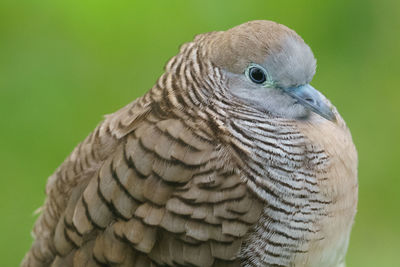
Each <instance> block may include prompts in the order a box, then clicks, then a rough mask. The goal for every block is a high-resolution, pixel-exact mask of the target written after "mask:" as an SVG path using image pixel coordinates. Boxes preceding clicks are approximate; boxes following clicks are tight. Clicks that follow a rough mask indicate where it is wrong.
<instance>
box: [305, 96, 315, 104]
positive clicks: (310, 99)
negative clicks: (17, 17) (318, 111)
mask: <svg viewBox="0 0 400 267" xmlns="http://www.w3.org/2000/svg"><path fill="white" fill-rule="evenodd" d="M304 100H305V101H307V102H308V103H310V104H315V100H314V99H313V98H311V97H307V98H306V99H304Z"/></svg>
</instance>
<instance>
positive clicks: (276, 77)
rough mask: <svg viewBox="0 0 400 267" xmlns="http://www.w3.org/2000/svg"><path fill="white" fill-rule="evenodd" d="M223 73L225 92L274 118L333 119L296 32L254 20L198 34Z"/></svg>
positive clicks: (310, 55) (309, 54) (306, 48)
mask: <svg viewBox="0 0 400 267" xmlns="http://www.w3.org/2000/svg"><path fill="white" fill-rule="evenodd" d="M196 40H197V41H198V42H200V41H204V40H206V43H207V45H206V48H207V49H206V50H207V55H208V56H209V57H210V60H211V62H212V64H213V65H214V66H216V67H217V68H218V69H219V70H220V72H221V73H222V76H221V77H223V79H224V83H223V85H224V87H225V94H230V95H231V97H234V98H236V99H239V100H240V101H241V102H243V103H245V104H247V105H251V106H252V107H254V108H256V109H258V110H261V111H266V112H268V113H270V114H272V115H276V116H279V117H284V118H290V119H304V118H308V117H309V115H310V114H311V112H314V113H316V114H319V115H320V116H322V117H324V118H325V119H328V120H331V121H334V120H335V115H334V113H333V112H332V110H331V105H330V103H329V101H328V100H327V99H326V98H325V97H324V96H323V95H322V94H321V93H320V92H318V91H317V90H316V89H314V88H313V87H312V86H311V85H310V82H311V80H312V78H313V76H314V74H315V68H316V60H315V58H314V55H313V53H312V51H311V49H310V47H309V46H308V45H307V44H306V43H305V42H304V41H303V39H302V38H301V37H300V36H299V35H297V34H296V32H294V31H293V30H291V29H289V28H287V27H286V26H283V25H281V24H278V23H275V22H271V21H251V22H247V23H244V24H241V25H239V26H236V27H234V28H232V29H229V30H227V31H224V32H215V33H212V34H208V35H205V37H204V38H202V36H199V37H197V38H196V39H195V41H194V42H195V43H196Z"/></svg>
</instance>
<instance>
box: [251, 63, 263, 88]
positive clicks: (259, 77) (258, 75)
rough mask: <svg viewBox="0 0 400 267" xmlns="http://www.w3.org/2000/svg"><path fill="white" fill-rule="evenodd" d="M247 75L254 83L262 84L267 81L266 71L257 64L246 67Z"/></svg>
mask: <svg viewBox="0 0 400 267" xmlns="http://www.w3.org/2000/svg"><path fill="white" fill-rule="evenodd" d="M248 77H249V79H250V80H251V81H252V82H253V83H256V84H263V83H265V82H266V81H267V73H266V72H265V70H264V69H262V68H260V67H258V66H251V67H249V68H248Z"/></svg>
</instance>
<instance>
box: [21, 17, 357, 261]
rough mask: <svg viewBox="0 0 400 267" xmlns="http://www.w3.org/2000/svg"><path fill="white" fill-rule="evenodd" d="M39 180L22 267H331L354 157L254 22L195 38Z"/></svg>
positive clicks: (290, 54) (292, 46)
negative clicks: (41, 195) (40, 193)
mask: <svg viewBox="0 0 400 267" xmlns="http://www.w3.org/2000/svg"><path fill="white" fill-rule="evenodd" d="M164 70H165V72H164V73H163V74H162V75H161V76H160V78H159V79H158V80H157V82H156V83H155V85H154V86H153V87H152V88H151V89H150V90H149V91H148V92H147V93H145V94H144V95H143V96H142V97H139V98H137V99H136V100H134V101H133V102H131V103H130V104H128V105H126V106H125V107H123V108H121V109H120V110H118V111H116V112H115V113H113V114H110V115H106V116H105V117H104V120H103V121H102V122H100V124H99V125H98V126H97V127H96V128H95V129H94V131H93V132H92V133H91V134H89V135H88V137H87V138H86V139H85V140H84V141H82V142H81V143H80V144H79V145H78V146H77V147H76V148H75V149H74V150H73V152H72V153H71V154H70V155H69V156H68V157H67V158H66V159H65V161H64V162H63V163H62V164H61V165H60V166H59V167H58V169H56V171H55V172H54V174H52V175H51V176H50V177H49V179H48V182H47V185H46V190H45V192H46V200H45V202H44V204H43V206H42V207H41V211H40V215H39V217H38V219H37V221H36V223H35V225H34V228H33V231H32V234H33V237H34V241H33V244H32V246H31V248H30V250H29V251H28V252H27V254H26V255H25V257H24V259H23V260H22V263H21V266H23V267H28V266H29V267H36V266H52V267H55V266H76V267H79V266H85V267H89V266H90V267H91V266H136V267H139V266H282V267H283V266H324V267H339V266H341V267H342V266H345V255H346V251H347V248H348V244H349V236H350V232H351V229H352V225H353V223H354V218H355V214H356V210H357V201H358V197H357V196H358V178H357V165H358V158H357V157H358V156H357V151H356V148H355V145H354V143H353V141H352V136H351V133H350V130H349V128H348V127H347V125H346V123H345V121H344V120H343V118H342V117H341V116H340V114H339V113H338V111H337V109H336V107H335V106H333V104H332V103H331V102H330V101H329V100H328V99H327V98H326V97H325V96H324V95H323V94H322V93H320V92H319V91H318V90H317V89H315V88H314V87H313V86H312V85H311V84H310V83H311V81H312V79H313V76H314V74H315V72H316V59H315V57H314V54H313V52H312V51H311V48H310V47H309V46H308V45H307V44H306V43H305V41H304V40H303V39H302V38H301V37H300V36H299V35H298V34H297V33H296V32H295V31H294V30H291V29H289V28H288V27H286V26H284V25H282V24H279V23H276V22H273V21H267V20H255V21H249V22H245V23H243V24H240V25H238V26H235V27H233V28H230V29H228V30H225V31H214V32H209V33H203V34H199V35H197V36H195V37H194V39H193V40H192V41H190V42H187V43H185V44H183V45H182V46H181V47H180V48H179V52H178V54H177V55H175V56H174V57H172V58H171V59H170V60H169V61H168V62H167V64H166V65H165V67H164Z"/></svg>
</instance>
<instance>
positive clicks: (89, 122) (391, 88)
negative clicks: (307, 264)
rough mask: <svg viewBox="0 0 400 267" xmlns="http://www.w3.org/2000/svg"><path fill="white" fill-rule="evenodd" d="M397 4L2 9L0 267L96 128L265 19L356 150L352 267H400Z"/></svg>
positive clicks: (83, 4)
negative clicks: (303, 50)
mask: <svg viewBox="0 0 400 267" xmlns="http://www.w3.org/2000/svg"><path fill="white" fill-rule="evenodd" d="M399 18H400V1H396V0H392V1H391V0H380V1H376V0H359V1H354V0H353V1H352V0H329V1H321V0H305V1H288V0H286V1H284V0H282V1H266V0H264V1H262V0H259V1H256V0H250V1H249V0H247V1H233V0H230V1H212V0H206V1H205V0H202V1H188V0H180V1H178V0H176V1H147V2H146V1H140V2H138V1H101V0H97V1H93V0H91V1H77V0H73V1H72V0H70V1H54V0H52V1H49V0H41V1H15V0H12V1H11V0H1V2H0V125H1V128H0V165H1V180H0V211H1V219H0V231H1V235H0V236H1V238H0V251H2V252H1V254H2V256H1V257H0V266H17V265H18V264H19V262H20V260H21V259H22V257H23V255H24V253H25V252H26V251H27V250H28V248H29V246H30V244H31V242H32V239H31V236H30V231H31V228H32V225H33V222H34V220H35V217H34V216H33V211H34V210H35V209H37V208H38V207H39V206H40V205H41V204H42V202H43V200H44V187H45V183H46V180H47V177H48V176H49V175H50V174H51V173H52V172H53V171H54V170H55V168H56V167H57V166H58V165H59V164H60V163H61V162H62V161H63V159H64V158H65V157H66V156H67V155H68V154H69V153H70V151H71V150H72V149H73V148H74V146H75V145H76V144H77V143H78V142H79V141H81V140H82V139H83V138H84V137H85V136H86V135H87V134H88V133H89V132H90V131H91V130H92V129H93V128H94V127H95V126H96V124H97V123H98V122H99V121H100V120H101V119H102V115H103V114H105V113H111V112H113V111H115V110H117V109H118V108H120V107H122V106H124V105H125V104H127V103H129V102H130V101H132V100H133V99H135V98H136V97H138V96H140V95H142V94H143V93H144V92H146V91H147V90H148V89H149V88H151V86H152V85H153V84H154V82H155V81H156V79H157V78H158V77H159V75H160V74H161V73H162V68H163V66H164V64H165V62H166V61H167V60H168V59H169V58H170V57H172V56H173V55H175V54H176V53H177V51H178V46H179V45H180V44H182V43H183V42H187V41H190V40H191V39H192V38H193V36H194V35H195V34H197V33H201V32H207V31H213V30H224V29H227V28H229V27H232V26H234V25H237V24H240V23H242V22H245V21H248V20H253V19H270V20H275V21H278V22H280V23H283V24H285V25H287V26H289V27H291V28H293V29H294V30H296V31H297V32H298V33H299V34H300V35H301V36H302V37H303V38H304V39H305V40H306V42H307V43H308V44H309V45H310V46H311V48H312V49H313V51H314V53H315V55H316V57H317V59H318V70H317V74H316V76H315V78H314V81H313V85H314V86H315V87H316V88H318V89H319V90H321V91H322V92H323V93H324V94H325V95H327V96H328V97H329V98H330V99H331V100H332V102H333V103H334V104H335V105H336V106H337V107H338V109H339V110H340V112H341V114H342V116H343V117H344V118H345V119H346V121H347V123H348V125H349V127H350V129H351V130H352V134H353V138H354V142H355V143H356V146H357V148H358V152H359V160H360V162H359V184H360V200H359V211H358V214H357V218H356V224H355V226H354V229H353V232H352V238H351V242H350V248H349V252H348V256H347V263H348V267H355V266H374V267H376V266H399V263H398V262H399V259H398V257H399V253H400V240H399V237H400V227H399V226H400V223H399V221H400V208H399V205H400V201H399V199H400V198H399V186H400V176H399V174H398V168H399V167H400V164H399V160H400V157H399V153H400V146H399V139H400V134H399V128H400V119H399V115H400V114H399V113H400V112H399V100H400V88H399V84H400V78H399V75H400V73H399V66H398V64H399V61H400V19H399Z"/></svg>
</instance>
